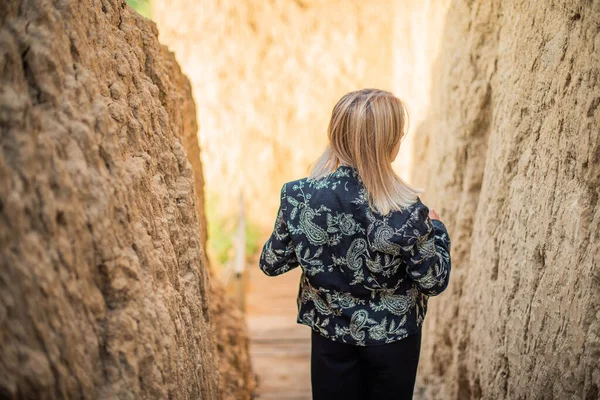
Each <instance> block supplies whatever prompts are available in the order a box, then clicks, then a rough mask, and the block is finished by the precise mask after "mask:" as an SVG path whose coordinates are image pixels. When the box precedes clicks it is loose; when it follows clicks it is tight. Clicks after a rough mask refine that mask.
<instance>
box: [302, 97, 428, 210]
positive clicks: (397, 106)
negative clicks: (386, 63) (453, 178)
mask: <svg viewBox="0 0 600 400" xmlns="http://www.w3.org/2000/svg"><path fill="white" fill-rule="evenodd" d="M407 125H408V112H407V110H406V106H405V105H404V103H403V102H402V101H401V100H400V99H398V98H397V97H396V96H394V95H393V94H392V93H390V92H386V91H383V90H378V89H363V90H358V91H355V92H350V93H348V94H346V95H345V96H344V97H342V98H341V99H340V101H338V103H337V104H336V105H335V107H334V108H333V112H332V113H331V121H330V122H329V128H328V130H327V137H328V138H329V144H328V145H327V147H326V149H325V151H324V152H323V154H322V155H321V156H320V157H319V158H318V159H317V161H315V163H314V165H313V167H312V169H311V171H310V174H309V178H312V179H319V178H322V177H324V176H326V175H329V174H330V173H332V172H334V171H335V170H336V169H337V168H338V167H339V166H340V165H347V166H350V167H353V168H355V169H356V170H357V172H358V175H359V176H360V178H361V180H362V181H363V183H364V186H365V189H366V190H367V193H368V200H369V205H370V206H371V208H372V209H374V210H375V211H377V212H379V213H381V214H383V215H386V214H388V213H389V212H391V211H399V210H401V209H403V208H406V207H408V206H410V205H411V204H413V203H414V202H415V201H416V200H417V195H418V194H419V193H422V190H419V189H415V188H412V187H410V186H409V185H408V184H407V183H406V182H404V181H403V180H402V179H401V178H400V177H399V176H398V175H396V173H395V172H394V170H393V169H392V161H393V159H392V157H393V156H394V155H393V152H394V150H395V149H396V147H397V146H399V143H400V141H401V139H402V137H403V136H404V135H405V133H406V132H405V131H406V129H407Z"/></svg>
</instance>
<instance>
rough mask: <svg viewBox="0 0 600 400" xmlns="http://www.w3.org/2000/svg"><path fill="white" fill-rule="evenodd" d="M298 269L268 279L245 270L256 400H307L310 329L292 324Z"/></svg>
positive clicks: (253, 270)
mask: <svg viewBox="0 0 600 400" xmlns="http://www.w3.org/2000/svg"><path fill="white" fill-rule="evenodd" d="M299 281H300V269H299V268H298V269H296V270H294V271H290V272H288V273H286V274H283V275H280V276H277V277H268V276H266V275H264V274H263V273H262V272H261V271H260V270H259V269H258V265H257V264H254V265H251V266H249V271H248V281H247V283H246V285H247V286H246V288H247V292H246V316H247V321H248V327H249V329H250V338H251V341H250V353H251V355H252V364H253V367H254V371H255V372H256V373H257V375H258V385H259V386H258V389H257V391H256V392H257V398H258V399H260V400H310V399H311V398H312V396H311V388H310V328H308V327H306V326H304V325H300V324H297V323H296V312H297V309H296V296H297V294H298V283H299Z"/></svg>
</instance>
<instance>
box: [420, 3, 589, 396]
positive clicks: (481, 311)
mask: <svg viewBox="0 0 600 400" xmlns="http://www.w3.org/2000/svg"><path fill="white" fill-rule="evenodd" d="M599 68H600V2H598V1H584V0H572V1H549V2H529V1H499V0H492V1H466V0H453V1H452V3H451V5H450V8H449V11H448V14H447V18H446V20H445V28H444V32H443V35H442V42H441V51H440V55H439V58H438V60H437V63H436V65H435V67H434V69H433V74H434V76H433V78H434V84H433V86H432V93H431V98H432V104H431V108H430V111H429V115H428V117H427V118H426V122H425V123H424V124H422V125H421V126H420V127H419V129H418V134H417V136H418V138H417V142H416V145H415V150H414V151H415V156H414V167H413V181H414V182H415V183H417V184H418V185H419V186H424V187H425V188H426V189H427V190H428V192H427V193H426V194H425V195H424V196H423V199H424V200H425V202H426V203H427V204H428V205H430V207H434V208H437V209H438V210H439V211H440V213H441V216H442V219H443V220H444V221H445V222H446V224H447V226H448V228H449V231H450V235H451V237H452V240H453V249H452V257H453V266H454V267H453V268H454V269H453V273H452V278H451V284H450V286H449V289H448V292H446V293H444V294H442V296H440V297H439V298H437V299H433V300H432V301H431V303H430V304H431V307H430V310H429V313H428V316H427V318H426V324H425V325H426V329H425V335H424V338H425V339H424V344H423V352H422V357H421V369H420V373H419V377H420V378H419V379H420V388H421V389H422V390H424V391H425V394H426V397H425V398H427V399H457V400H458V399H460V400H463V399H582V400H595V399H598V398H600V394H599V393H600V390H599V389H600V226H599V224H600V205H599V203H598V197H599V195H600V108H599V105H600V71H599Z"/></svg>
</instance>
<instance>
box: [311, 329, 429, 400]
mask: <svg viewBox="0 0 600 400" xmlns="http://www.w3.org/2000/svg"><path fill="white" fill-rule="evenodd" d="M311 342H312V349H311V381H312V393H313V400H338V399H339V400H388V399H389V400H392V399H393V400H405V399H406V400H411V399H412V396H413V391H414V388H415V379H416V377H417V365H418V363H419V354H420V352H421V331H419V332H418V333H414V334H412V335H410V336H408V337H406V338H404V339H401V340H398V341H396V342H392V343H387V344H381V345H376V346H354V345H351V344H346V343H340V342H334V341H333V340H330V339H327V338H326V337H323V336H321V335H320V334H318V333H317V332H315V331H312V338H311Z"/></svg>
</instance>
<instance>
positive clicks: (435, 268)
mask: <svg viewBox="0 0 600 400" xmlns="http://www.w3.org/2000/svg"><path fill="white" fill-rule="evenodd" d="M428 214H429V209H428V208H427V207H426V206H425V205H422V208H421V209H420V210H419V216H418V217H419V218H418V221H417V223H416V225H415V227H414V230H413V235H411V236H412V239H413V240H412V245H411V246H409V249H410V250H409V251H408V252H407V253H406V254H405V256H404V257H405V262H406V264H407V267H406V273H407V274H408V277H409V278H410V279H412V280H413V281H414V282H415V283H416V284H417V287H418V288H419V290H420V291H421V292H422V293H424V294H426V295H428V296H437V295H438V294H440V293H442V292H443V291H444V290H445V289H446V287H447V286H448V281H449V279H450V269H451V260H450V236H448V231H447V230H446V227H445V226H444V224H443V223H442V221H440V220H437V219H434V220H432V219H431V218H429V215H428ZM434 215H435V214H434Z"/></svg>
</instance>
